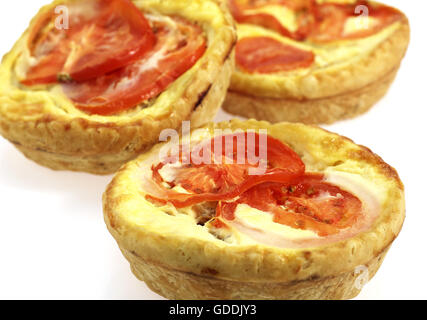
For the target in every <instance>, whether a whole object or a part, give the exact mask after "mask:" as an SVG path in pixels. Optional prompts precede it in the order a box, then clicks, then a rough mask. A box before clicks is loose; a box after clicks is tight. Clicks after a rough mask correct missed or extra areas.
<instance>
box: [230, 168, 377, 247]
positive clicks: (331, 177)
mask: <svg viewBox="0 0 427 320" xmlns="http://www.w3.org/2000/svg"><path fill="white" fill-rule="evenodd" d="M325 181H326V182H328V183H331V184H334V185H336V186H338V187H340V188H341V189H343V190H345V191H348V192H350V193H352V194H353V195H355V196H356V197H358V198H359V199H360V200H361V202H362V217H361V218H360V219H359V220H358V221H356V223H355V224H354V225H353V226H352V227H351V228H347V229H344V230H341V232H340V233H338V234H336V235H331V236H327V237H319V236H318V235H317V234H316V233H315V232H313V231H310V230H301V229H294V228H292V227H289V226H285V225H281V224H278V223H275V222H274V221H273V215H272V214H271V213H268V212H262V211H260V210H257V209H255V208H252V207H250V206H248V205H239V206H238V207H237V209H236V212H235V219H234V220H233V221H225V223H226V224H227V225H229V226H230V227H231V228H232V229H233V233H234V235H235V237H234V238H235V240H236V241H237V242H238V243H240V244H245V243H246V244H249V243H252V244H253V243H260V244H264V245H269V246H274V247H281V248H306V247H314V246H319V245H323V244H327V243H332V242H336V241H340V240H344V239H347V238H350V237H353V236H355V235H357V234H359V233H361V232H363V231H366V230H367V229H368V228H369V227H370V226H371V225H372V223H373V221H374V220H375V219H376V217H377V216H378V214H379V210H380V204H381V202H382V195H380V194H379V193H378V192H376V191H374V190H376V189H375V187H374V184H373V183H372V182H371V181H368V180H367V179H365V178H363V177H361V176H360V175H357V174H352V173H346V172H338V171H332V170H331V171H328V172H326V173H325ZM337 196H338V197H339V195H337ZM321 197H322V198H325V197H326V198H328V197H332V196H331V195H328V194H326V193H325V194H322V195H321Z"/></svg>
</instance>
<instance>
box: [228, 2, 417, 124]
mask: <svg viewBox="0 0 427 320" xmlns="http://www.w3.org/2000/svg"><path fill="white" fill-rule="evenodd" d="M227 1H228V2H229V5H230V8H231V10H232V13H233V15H234V18H235V20H236V21H237V23H238V27H237V30H238V38H239V41H238V44H237V47H236V61H237V65H236V69H237V70H236V71H235V73H234V74H233V76H232V80H231V86H230V89H229V92H228V96H227V98H226V100H225V103H224V106H223V108H224V109H225V110H226V111H228V112H230V113H232V114H236V115H240V116H244V117H248V118H256V119H258V120H268V121H271V122H280V121H291V122H303V123H309V124H310V123H311V124H313V123H332V122H334V121H337V120H341V119H347V118H352V117H355V116H357V115H360V114H361V113H364V112H366V111H367V110H368V109H370V108H371V107H372V106H373V105H374V104H375V103H376V102H377V101H378V100H380V99H381V98H382V97H383V96H384V95H385V93H386V92H387V90H388V88H389V86H390V85H391V83H392V81H393V80H394V78H395V76H396V73H397V71H398V69H399V66H400V62H401V60H402V59H403V57H404V55H405V52H406V49H407V47H408V43H409V24H408V20H407V18H406V17H405V15H404V14H403V13H401V12H400V11H398V10H396V9H394V8H391V7H388V6H385V5H382V4H379V3H377V2H368V1H354V0H341V1H338V0H335V1H331V0H329V1H320V0H317V1H315V0H267V1H263V0H252V1H250V0H227Z"/></svg>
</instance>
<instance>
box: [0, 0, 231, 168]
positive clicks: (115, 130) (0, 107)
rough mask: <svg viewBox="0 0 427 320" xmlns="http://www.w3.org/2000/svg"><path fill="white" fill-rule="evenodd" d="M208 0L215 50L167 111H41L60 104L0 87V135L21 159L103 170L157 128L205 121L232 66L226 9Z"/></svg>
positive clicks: (150, 141) (153, 138) (132, 152)
mask: <svg viewBox="0 0 427 320" xmlns="http://www.w3.org/2000/svg"><path fill="white" fill-rule="evenodd" d="M210 1H211V2H212V3H213V4H216V5H218V7H219V8H220V10H221V12H222V14H223V21H222V25H221V23H220V22H219V20H218V19H217V20H218V21H215V23H216V25H215V30H216V36H215V43H214V44H211V45H215V49H214V50H211V51H210V53H209V54H208V56H207V54H205V56H203V57H202V58H201V59H200V60H199V62H198V63H197V64H196V66H194V67H193V68H197V71H196V72H195V73H194V74H193V75H192V77H191V79H187V80H186V82H184V83H182V81H181V84H180V86H184V87H185V90H183V93H182V94H181V96H180V97H179V98H178V99H176V100H175V101H170V102H169V105H170V107H169V108H170V109H171V110H170V112H169V113H168V114H167V115H165V116H160V117H158V116H151V115H145V113H144V112H142V113H138V114H137V115H136V116H134V117H118V116H112V117H99V116H88V115H84V116H82V115H81V114H80V113H79V112H77V113H76V114H62V113H58V112H56V111H55V112H50V111H47V110H50V108H52V106H55V103H59V104H60V101H57V100H56V98H55V97H50V96H49V95H48V94H46V95H45V96H46V97H49V100H44V98H42V97H39V98H38V99H39V100H38V101H32V102H31V103H26V102H25V101H26V95H27V94H31V93H29V92H25V91H21V92H20V91H19V90H18V91H17V92H13V93H12V94H9V92H8V91H4V90H3V91H1V90H0V134H1V135H3V137H5V138H6V139H7V140H9V141H10V142H12V143H13V144H14V145H16V146H17V147H18V149H20V150H21V151H23V153H24V155H25V156H26V157H28V158H30V159H32V160H34V161H36V162H37V163H39V164H41V165H44V166H47V167H49V168H52V169H55V170H73V171H86V172H90V173H95V174H109V173H113V172H115V171H116V170H117V169H118V168H119V167H120V165H122V164H124V163H126V162H127V161H129V160H131V159H133V158H134V157H135V156H137V155H138V154H139V153H141V152H143V151H146V150H147V149H148V148H150V147H151V146H152V145H154V144H155V143H156V142H158V139H159V134H160V132H161V131H162V130H164V129H169V128H170V129H177V130H178V129H179V128H180V127H181V123H182V121H184V120H190V121H191V122H192V124H193V125H194V126H200V125H203V124H205V123H207V122H208V121H210V120H211V119H212V118H213V117H214V116H215V113H216V112H217V110H218V109H219V108H220V105H221V103H222V102H223V100H224V97H225V94H226V89H227V87H228V86H229V81H230V77H231V73H232V70H233V69H234V46H235V43H236V34H235V30H234V21H233V19H232V17H231V15H230V14H229V12H228V8H227V7H226V6H225V4H224V3H223V2H222V1H220V0H210ZM151 2H155V1H154V0H153V1H151ZM58 3H60V1H55V2H53V3H52V4H50V5H47V6H46V7H43V8H42V9H41V10H40V12H39V13H38V15H39V14H41V13H42V12H44V10H47V8H48V7H51V6H53V5H55V4H58ZM38 15H36V17H35V18H33V20H32V22H31V24H30V28H31V26H32V25H33V23H34V22H35V20H36V19H37V16H38ZM219 25H220V26H221V27H220V28H219V27H218V26H219ZM213 29H214V28H213V27H212V30H213ZM28 32H29V31H28V30H27V31H26V32H24V34H23V36H21V38H20V40H18V42H17V44H15V47H14V48H13V49H12V51H11V52H9V53H8V54H6V55H5V56H4V58H3V62H4V61H6V60H8V59H9V57H10V55H11V54H12V53H13V52H14V50H17V48H18V47H19V42H20V41H22V39H23V38H25V37H26V36H27V34H28ZM1 67H2V68H3V65H2V66H1ZM193 68H192V69H193ZM190 70H191V69H190ZM1 71H2V72H3V70H1ZM188 80H189V81H188ZM179 81H180V79H177V80H176V82H179ZM167 90H169V89H167ZM167 90H166V91H167ZM22 99H23V101H21V100H22ZM56 107H57V106H56Z"/></svg>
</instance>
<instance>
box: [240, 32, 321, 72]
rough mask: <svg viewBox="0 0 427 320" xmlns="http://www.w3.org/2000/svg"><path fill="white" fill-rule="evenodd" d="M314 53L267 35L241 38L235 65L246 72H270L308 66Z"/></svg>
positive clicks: (312, 59)
mask: <svg viewBox="0 0 427 320" xmlns="http://www.w3.org/2000/svg"><path fill="white" fill-rule="evenodd" d="M314 58H315V56H314V54H313V52H311V51H305V50H301V49H298V48H295V47H293V46H290V45H286V44H284V43H282V42H280V41H278V40H275V39H273V38H269V37H252V38H244V39H241V40H240V41H239V42H238V43H237V47H236V61H237V65H238V66H239V67H240V68H241V69H244V70H246V71H248V72H257V73H272V72H281V71H289V70H294V69H298V68H308V67H310V66H311V65H312V64H313V63H314Z"/></svg>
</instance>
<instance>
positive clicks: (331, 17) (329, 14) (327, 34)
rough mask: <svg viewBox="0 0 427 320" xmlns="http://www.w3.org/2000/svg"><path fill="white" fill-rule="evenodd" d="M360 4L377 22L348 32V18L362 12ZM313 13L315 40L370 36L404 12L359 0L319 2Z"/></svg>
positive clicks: (311, 39) (313, 37) (313, 39)
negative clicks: (359, 9)
mask: <svg viewBox="0 0 427 320" xmlns="http://www.w3.org/2000/svg"><path fill="white" fill-rule="evenodd" d="M358 6H364V8H365V9H366V10H367V14H368V16H369V17H370V18H373V19H374V21H375V24H373V25H368V26H367V27H366V28H359V29H358V30H355V31H353V32H351V33H348V34H346V33H345V24H346V22H347V20H348V19H349V18H351V17H358V16H359V15H360V14H361V13H357V12H356V8H357V7H358ZM313 13H314V17H315V24H314V26H313V28H312V31H311V32H310V34H309V39H310V41H313V42H329V41H336V40H345V39H358V38H363V37H369V36H371V35H373V34H375V33H377V32H379V31H380V30H382V29H383V28H385V27H387V26H388V25H390V24H392V23H394V22H396V21H398V20H400V19H401V18H402V13H401V12H399V11H398V10H396V9H394V8H391V7H388V6H385V5H382V4H371V3H369V2H368V1H357V2H356V3H354V4H339V3H323V4H318V5H317V6H315V8H314V10H313Z"/></svg>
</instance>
